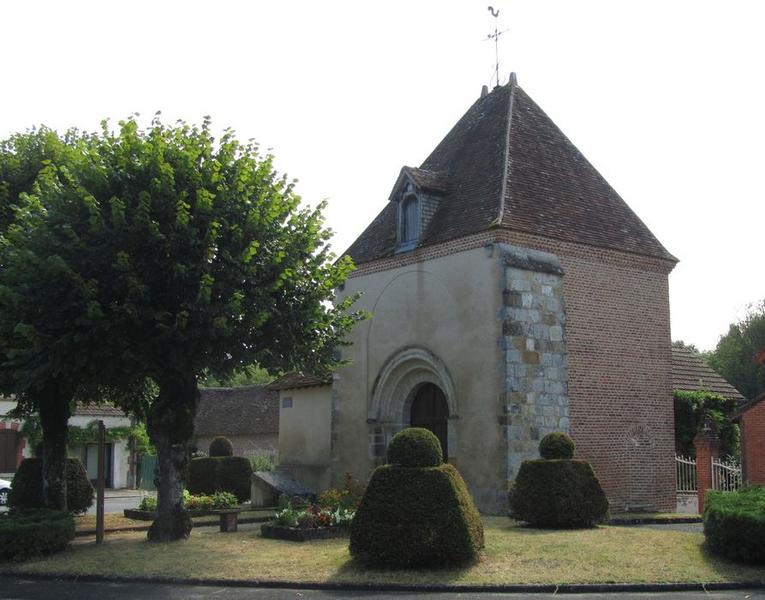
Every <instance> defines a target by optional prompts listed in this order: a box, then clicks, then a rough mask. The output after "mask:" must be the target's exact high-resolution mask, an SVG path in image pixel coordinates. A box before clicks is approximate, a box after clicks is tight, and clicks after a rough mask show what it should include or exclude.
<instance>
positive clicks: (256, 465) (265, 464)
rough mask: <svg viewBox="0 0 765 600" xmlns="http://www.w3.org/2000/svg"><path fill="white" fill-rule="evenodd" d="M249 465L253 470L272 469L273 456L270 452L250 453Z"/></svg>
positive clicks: (273, 466)
mask: <svg viewBox="0 0 765 600" xmlns="http://www.w3.org/2000/svg"><path fill="white" fill-rule="evenodd" d="M248 458H249V459H250V465H252V470H253V472H254V471H273V470H274V468H275V465H274V457H273V456H271V455H270V454H250V456H248Z"/></svg>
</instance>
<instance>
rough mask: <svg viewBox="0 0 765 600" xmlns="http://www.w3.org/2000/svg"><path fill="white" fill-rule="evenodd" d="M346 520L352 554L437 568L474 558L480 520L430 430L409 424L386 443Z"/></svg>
mask: <svg viewBox="0 0 765 600" xmlns="http://www.w3.org/2000/svg"><path fill="white" fill-rule="evenodd" d="M388 463H389V464H387V465H384V466H381V467H378V468H377V469H376V470H375V472H374V473H373V474H372V478H371V480H370V482H369V485H368V486H367V490H366V492H365V494H364V497H363V499H362V500H361V504H360V505H359V509H358V511H357V512H356V516H355V517H354V518H353V522H352V523H351V540H350V551H351V555H352V556H353V557H354V558H357V559H359V560H360V561H362V562H364V563H366V564H369V565H372V566H380V567H420V566H431V567H440V566H447V565H454V564H464V563H469V562H473V561H475V560H476V559H477V557H478V554H479V552H480V550H481V549H482V548H483V523H482V522H481V517H480V515H479V514H478V510H477V509H476V507H475V505H474V504H473V499H472V498H471V496H470V493H469V492H468V489H467V486H466V485H465V482H464V481H463V479H462V477H461V476H460V474H459V472H458V471H457V469H455V468H454V467H453V466H452V465H449V464H443V458H442V451H441V444H440V442H439V441H438V438H437V437H436V436H435V435H433V433H432V432H430V431H428V430H427V429H422V428H414V427H412V428H409V429H405V430H403V431H401V432H399V433H398V434H396V435H395V436H394V437H393V439H392V440H391V442H390V444H389V446H388Z"/></svg>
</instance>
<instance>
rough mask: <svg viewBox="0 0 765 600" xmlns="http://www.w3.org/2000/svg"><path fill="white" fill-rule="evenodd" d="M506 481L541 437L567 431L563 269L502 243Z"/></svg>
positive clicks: (550, 259) (554, 261)
mask: <svg viewBox="0 0 765 600" xmlns="http://www.w3.org/2000/svg"><path fill="white" fill-rule="evenodd" d="M499 248H500V253H501V256H502V258H503V261H504V263H505V274H504V276H505V282H504V284H505V289H504V292H503V305H504V308H503V311H502V317H503V324H502V344H503V347H504V348H505V373H506V375H505V386H506V393H505V403H504V406H503V415H504V416H503V418H502V419H501V423H502V425H503V426H504V430H505V439H506V440H507V479H508V481H511V480H512V479H514V478H515V476H516V474H517V473H518V469H519V468H520V466H521V462H522V461H523V460H525V459H529V458H537V457H538V456H539V454H538V446H539V440H540V439H542V437H544V436H545V435H547V434H548V433H552V432H553V431H563V432H566V433H568V431H569V403H568V366H567V360H566V341H565V325H566V314H565V309H564V299H563V270H562V269H561V267H560V263H559V261H558V259H557V258H556V257H555V256H553V255H551V254H547V253H543V252H538V251H534V250H529V249H526V248H519V247H517V246H509V245H505V244H501V245H500V246H499Z"/></svg>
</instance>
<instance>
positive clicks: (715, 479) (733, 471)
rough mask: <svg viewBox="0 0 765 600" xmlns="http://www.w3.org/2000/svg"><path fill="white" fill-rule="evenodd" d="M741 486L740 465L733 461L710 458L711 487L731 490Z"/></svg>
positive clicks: (726, 490)
mask: <svg viewBox="0 0 765 600" xmlns="http://www.w3.org/2000/svg"><path fill="white" fill-rule="evenodd" d="M740 487H741V466H740V465H738V464H736V463H733V462H730V463H728V462H725V461H723V460H720V459H719V458H713V459H712V489H713V490H723V491H725V492H732V491H734V490H737V489H738V488H740Z"/></svg>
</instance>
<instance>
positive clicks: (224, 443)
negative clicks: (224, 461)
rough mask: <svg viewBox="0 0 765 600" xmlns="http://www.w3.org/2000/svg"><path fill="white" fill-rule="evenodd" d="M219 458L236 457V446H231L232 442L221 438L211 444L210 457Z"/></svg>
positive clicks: (215, 439)
mask: <svg viewBox="0 0 765 600" xmlns="http://www.w3.org/2000/svg"><path fill="white" fill-rule="evenodd" d="M218 456H234V446H233V445H232V444H231V440H229V439H228V438H225V437H223V436H219V437H216V438H214V439H213V441H212V442H210V457H211V458H214V457H218Z"/></svg>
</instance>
